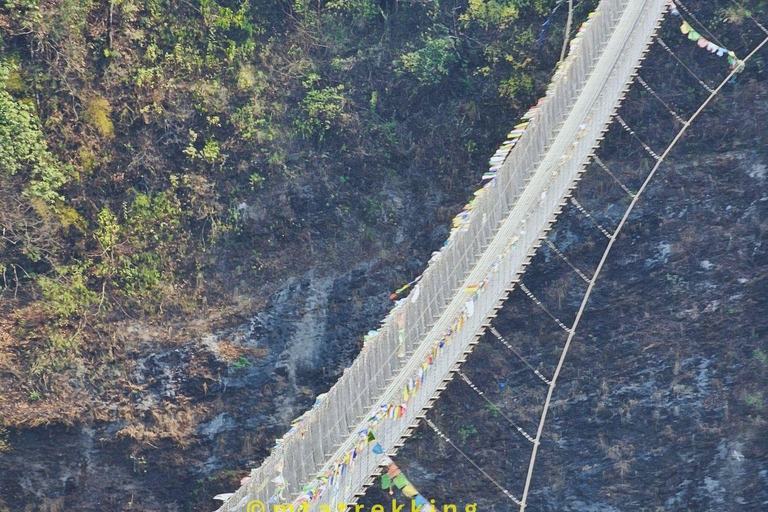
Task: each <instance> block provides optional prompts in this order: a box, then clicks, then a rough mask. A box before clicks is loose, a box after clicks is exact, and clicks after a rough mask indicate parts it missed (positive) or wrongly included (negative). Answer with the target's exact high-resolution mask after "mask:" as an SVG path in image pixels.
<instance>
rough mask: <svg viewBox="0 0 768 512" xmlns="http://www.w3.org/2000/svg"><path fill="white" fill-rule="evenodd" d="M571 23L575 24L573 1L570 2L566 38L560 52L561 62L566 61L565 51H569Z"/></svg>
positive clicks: (569, 0)
mask: <svg viewBox="0 0 768 512" xmlns="http://www.w3.org/2000/svg"><path fill="white" fill-rule="evenodd" d="M571 23H573V0H568V21H566V22H565V38H564V39H563V48H562V49H561V50H560V62H563V59H565V51H566V50H567V49H568V41H570V37H569V36H570V35H571Z"/></svg>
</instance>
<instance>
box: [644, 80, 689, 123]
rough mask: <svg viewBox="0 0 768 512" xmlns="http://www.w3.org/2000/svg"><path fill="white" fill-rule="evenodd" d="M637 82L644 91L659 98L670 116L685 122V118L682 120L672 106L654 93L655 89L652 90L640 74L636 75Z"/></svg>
mask: <svg viewBox="0 0 768 512" xmlns="http://www.w3.org/2000/svg"><path fill="white" fill-rule="evenodd" d="M637 82H638V83H639V84H640V85H641V86H643V89H645V90H646V91H648V92H649V93H650V94H651V95H652V96H653V97H654V98H656V99H657V100H659V102H660V103H661V104H662V105H664V107H665V108H666V109H667V112H669V113H670V114H671V115H672V117H674V118H675V120H677V121H678V122H680V123H682V124H685V120H684V119H683V118H682V117H680V115H678V113H677V112H675V111H674V110H673V109H672V107H670V106H669V105H668V104H667V102H666V101H664V100H663V99H661V96H659V95H658V94H656V91H654V90H653V89H652V88H651V86H650V85H648V83H647V82H646V81H645V80H643V77H641V76H640V75H637Z"/></svg>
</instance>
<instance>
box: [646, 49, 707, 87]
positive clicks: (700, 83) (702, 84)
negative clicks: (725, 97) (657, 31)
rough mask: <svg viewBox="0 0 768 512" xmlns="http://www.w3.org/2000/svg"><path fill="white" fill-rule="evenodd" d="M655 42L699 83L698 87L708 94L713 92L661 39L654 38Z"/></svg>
mask: <svg viewBox="0 0 768 512" xmlns="http://www.w3.org/2000/svg"><path fill="white" fill-rule="evenodd" d="M656 40H657V41H658V42H659V44H660V45H661V47H662V48H664V50H666V51H667V53H668V54H670V55H671V56H672V57H674V59H675V60H676V61H677V62H679V63H680V65H682V66H683V67H684V68H685V69H686V70H688V73H690V74H691V76H693V78H695V79H696V81H697V82H699V85H701V86H702V87H703V88H704V89H706V90H707V92H708V93H710V94H712V93H713V92H715V90H714V89H712V88H711V87H710V86H708V85H707V84H706V83H704V81H703V80H702V79H701V78H699V75H697V74H696V73H694V72H693V70H692V69H691V68H689V67H688V66H686V65H685V62H683V61H682V60H680V57H678V56H677V55H675V52H673V51H672V49H671V48H670V47H669V46H667V43H665V42H664V40H663V39H662V38H660V37H658V38H656Z"/></svg>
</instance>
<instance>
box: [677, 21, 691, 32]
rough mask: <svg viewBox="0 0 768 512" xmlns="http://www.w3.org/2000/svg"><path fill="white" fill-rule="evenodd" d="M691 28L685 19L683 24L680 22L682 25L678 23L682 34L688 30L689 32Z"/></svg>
mask: <svg viewBox="0 0 768 512" xmlns="http://www.w3.org/2000/svg"><path fill="white" fill-rule="evenodd" d="M692 28H693V27H691V26H690V25H689V24H688V22H687V21H684V22H683V24H682V25H680V32H682V33H683V34H687V33H688V32H690V31H691V29H692Z"/></svg>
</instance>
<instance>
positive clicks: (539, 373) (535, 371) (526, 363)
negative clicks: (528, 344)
mask: <svg viewBox="0 0 768 512" xmlns="http://www.w3.org/2000/svg"><path fill="white" fill-rule="evenodd" d="M490 331H491V332H492V333H493V335H494V336H496V339H498V340H499V341H500V342H501V344H502V345H504V346H505V347H507V348H508V349H509V350H511V351H512V353H513V354H515V355H516V356H517V358H518V359H520V361H522V362H523V364H525V366H527V367H528V369H529V370H531V371H532V372H533V373H534V374H535V375H536V376H537V377H538V378H539V379H541V381H542V382H544V384H546V385H547V386H549V385H550V384H551V382H550V381H549V379H548V378H546V377H545V376H544V375H542V374H541V372H540V371H539V370H537V369H536V368H534V366H533V365H532V364H531V363H529V362H528V361H527V360H526V359H525V358H524V357H523V355H522V354H521V353H520V351H519V350H517V349H516V348H515V347H513V346H512V344H511V343H510V342H508V341H507V340H506V339H505V338H504V336H502V335H501V334H500V333H499V331H497V330H496V328H495V327H494V326H491V327H490Z"/></svg>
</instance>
